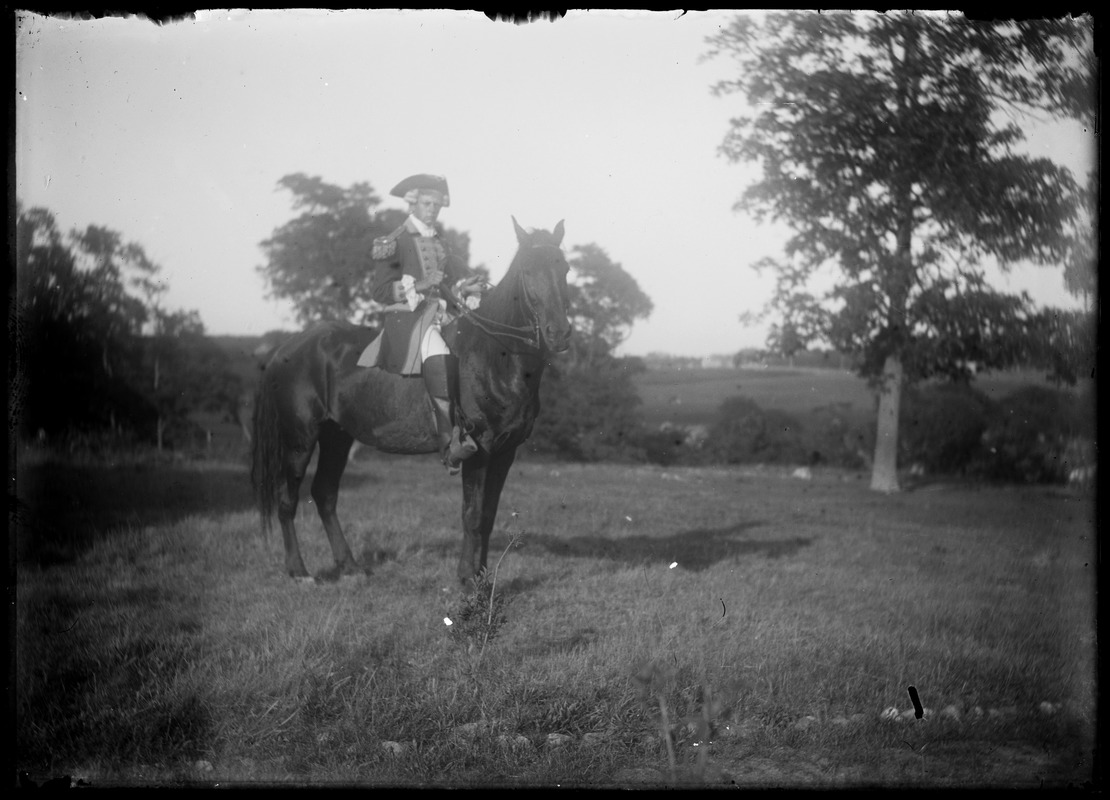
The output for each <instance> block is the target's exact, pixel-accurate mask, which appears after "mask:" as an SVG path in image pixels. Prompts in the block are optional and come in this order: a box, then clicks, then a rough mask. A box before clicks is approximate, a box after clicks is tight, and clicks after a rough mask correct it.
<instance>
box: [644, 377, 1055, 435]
mask: <svg viewBox="0 0 1110 800" xmlns="http://www.w3.org/2000/svg"><path fill="white" fill-rule="evenodd" d="M635 380H636V387H637V389H638V390H639V393H640V399H641V400H642V401H643V405H642V406H641V411H642V412H643V415H644V421H645V422H646V423H647V424H648V426H649V427H652V428H656V427H658V426H659V425H660V424H661V423H663V422H672V423H674V424H678V425H695V424H703V425H704V424H709V423H711V422H712V421H713V420H714V419H715V418H716V416H717V410H718V409H719V408H720V405H721V403H723V402H724V401H725V400H726V399H728V398H729V397H735V396H737V395H743V396H745V397H749V398H751V399H752V400H754V401H755V402H756V403H757V404H758V405H759V406H760V407H761V408H764V409H777V410H779V411H784V412H786V413H788V414H792V415H795V416H796V417H798V419H800V420H804V419H805V418H806V417H807V416H808V415H809V414H810V413H811V412H812V411H813V410H814V409H815V408H820V407H823V406H830V405H838V404H844V405H847V406H850V407H851V410H850V413H849V415H848V416H850V417H851V418H852V419H853V420H854V421H857V422H861V423H864V422H873V420H874V416H875V397H874V394H873V393H872V392H871V390H870V389H869V388H868V386H867V383H866V381H864V380H863V379H862V378H859V377H858V376H856V375H855V374H854V373H852V372H847V371H844V370H837V369H812V368H797V369H786V368H767V369H688V370H680V369H665V370H664V369H659V370H648V371H647V372H643V373H640V374H639V375H637V376H636V379H635ZM973 385H974V386H975V388H977V389H978V390H980V391H981V392H983V393H984V394H986V395H987V396H988V397H990V398H991V399H992V400H999V399H1001V398H1002V397H1004V396H1005V395H1007V394H1009V393H1010V392H1013V391H1014V390H1016V389H1019V388H1021V387H1023V386H1029V385H1042V386H1048V385H1049V384H1048V383H1047V382H1046V381H1045V380H1044V376H1043V375H1042V374H1041V373H1036V372H1002V373H996V374H995V373H988V374H985V375H982V376H980V377H979V378H977V379H976V380H975V382H974V384H973Z"/></svg>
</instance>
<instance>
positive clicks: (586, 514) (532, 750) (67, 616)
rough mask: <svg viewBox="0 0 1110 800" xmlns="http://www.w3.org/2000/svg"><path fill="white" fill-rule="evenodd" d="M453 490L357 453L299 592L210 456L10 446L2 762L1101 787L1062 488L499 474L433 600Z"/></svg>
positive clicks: (194, 773)
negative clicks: (27, 453) (11, 606)
mask: <svg viewBox="0 0 1110 800" xmlns="http://www.w3.org/2000/svg"><path fill="white" fill-rule="evenodd" d="M740 380H743V379H742V378H741V379H740ZM457 483H458V481H457V479H454V480H452V479H449V478H447V477H446V476H445V475H444V474H443V470H442V467H439V466H438V464H437V463H436V462H435V460H434V459H433V458H416V459H402V458H387V457H382V456H378V455H370V456H368V457H366V458H365V459H364V460H362V459H360V460H359V461H358V462H356V463H355V464H353V465H352V467H351V471H350V473H349V474H348V476H347V478H346V479H345V482H344V486H343V493H342V495H341V501H340V503H341V504H340V513H341V515H342V516H343V518H344V520H345V521H346V526H347V532H348V536H349V539H350V540H351V543H352V546H353V548H354V550H355V553H356V555H359V556H360V557H361V558H363V559H365V560H366V561H367V563H372V564H373V565H374V566H373V574H372V575H370V576H368V577H365V578H355V579H345V580H343V581H341V582H338V583H324V584H317V585H309V586H304V585H299V584H296V583H294V582H293V581H292V580H290V579H288V578H286V577H285V576H284V575H283V574H282V571H281V564H282V559H281V552H280V550H281V546H280V541H279V540H280V536H277V535H275V536H273V538H271V539H270V540H269V541H268V542H263V541H262V540H261V539H260V537H259V533H258V521H257V517H256V515H255V514H254V513H253V511H252V510H251V508H250V498H249V492H248V486H247V477H246V470H245V468H244V467H243V466H242V465H239V464H223V465H221V464H197V465H176V466H173V465H163V466H160V467H150V466H146V465H135V466H129V465H117V466H115V467H113V468H96V467H92V466H88V467H78V466H74V465H67V464H61V463H56V462H52V461H49V460H43V459H40V458H24V459H23V460H22V469H21V471H20V474H19V476H18V482H17V487H18V494H19V497H20V499H21V500H22V503H23V504H22V506H21V507H20V509H19V511H18V513H17V516H16V519H15V522H16V525H15V532H16V536H15V540H14V543H13V544H14V552H15V554H16V573H15V575H16V580H15V599H16V605H15V609H16V612H15V620H14V622H15V625H14V632H15V636H14V642H15V649H14V657H13V661H14V664H15V676H14V684H15V695H14V696H15V727H16V746H15V748H14V761H15V769H16V770H18V771H21V772H25V773H27V775H28V777H27V779H28V780H29V781H32V782H35V783H38V782H41V781H43V780H46V779H49V778H57V777H60V776H71V778H72V780H73V781H81V782H83V783H84V784H88V785H92V786H109V785H121V786H131V785H181V784H193V783H196V784H203V785H212V784H219V785H220V786H235V785H246V784H250V785H257V784H263V785H306V784H321V785H322V784H339V785H401V786H418V785H443V786H473V785H498V786H533V785H556V784H558V785H562V786H568V785H571V786H573V785H581V786H602V785H617V786H646V785H675V786H677V785H691V784H696V785H712V786H729V785H736V786H748V787H792V786H803V787H812V788H834V787H835V788H840V787H874V786H895V787H949V786H1000V787H1042V786H1056V787H1066V786H1076V787H1079V786H1088V787H1090V786H1094V785H1099V786H1100V785H1101V782H1100V778H1101V772H1100V769H1099V767H1098V765H1097V763H1096V761H1095V758H1096V751H1095V748H1096V741H1095V730H1096V706H1095V702H1096V700H1095V698H1096V691H1097V682H1096V675H1095V648H1096V645H1095V609H1094V602H1095V568H1096V547H1095V545H1096V542H1095V529H1094V521H1093V520H1094V505H1093V500H1092V498H1091V497H1089V496H1084V495H1080V494H1076V493H1072V492H1068V491H1062V490H1059V489H1049V488H1042V487H1032V488H1031V487H1020V488H1019V487H1014V488H1005V487H994V488H982V487H979V488H975V487H960V486H955V485H953V486H933V487H932V488H931V489H930V490H929V491H914V492H905V493H902V494H900V495H896V496H889V497H888V496H881V495H877V494H874V493H871V492H869V491H867V490H866V481H865V480H863V479H860V478H857V476H855V475H853V474H851V473H842V472H837V471H833V470H822V469H817V470H815V471H814V476H813V479H812V480H810V481H800V480H795V479H792V478H790V477H789V471H788V470H773V469H758V468H751V469H724V468H721V469H708V468H707V469H682V470H664V469H662V468H654V467H615V466H607V465H565V464H558V463H549V462H543V461H535V460H524V461H522V462H520V463H518V465H517V466H516V467H514V469H513V472H512V474H511V475H510V478H509V481H508V484H507V487H506V490H505V494H504V497H503V500H502V504H501V513H500V516H499V520H498V524H497V527H496V529H495V532H494V536H493V542H492V548H491V553H492V558H491V567H493V566H494V565H497V572H496V576H495V577H496V580H495V583H494V585H493V587H492V589H493V591H494V594H495V598H496V599H495V601H494V603H493V605H492V607H491V606H490V604H489V603H488V595H486V594H485V592H484V591H483V592H482V593H481V594H480V595H478V596H475V597H472V598H463V597H460V596H459V594H458V591H457V589H456V587H455V584H454V569H455V562H456V560H457V557H458V538H459V536H460V534H459V522H458V518H459V505H460V496H459V495H460V492H459V489H458V485H457ZM301 509H302V510H301V514H300V528H301V544H302V548H303V551H304V553H305V558H306V562H307V563H308V565H309V569H310V570H313V571H314V572H315V571H320V570H322V569H323V568H325V567H327V566H329V559H330V551H329V549H328V546H327V543H326V540H325V537H324V535H323V532H322V528H321V526H320V524H319V522H318V520H317V519H316V516H315V511H314V509H313V507H312V504H311V502H310V501H308V500H307V499H305V501H304V502H303V503H302V506H301ZM510 545H511V546H510ZM447 619H450V620H451V622H452V625H450V626H449V625H447V624H446V622H445V620H447ZM910 686H914V687H915V689H916V691H917V692H918V693H919V696H920V700H921V703H922V705H923V706H924V717H923V719H920V720H919V719H917V718H916V716H915V714H914V712H913V706H912V704H911V702H910V698H909V695H908V687H910ZM892 709H893V710H892ZM892 716H897V719H892V718H891V717H892Z"/></svg>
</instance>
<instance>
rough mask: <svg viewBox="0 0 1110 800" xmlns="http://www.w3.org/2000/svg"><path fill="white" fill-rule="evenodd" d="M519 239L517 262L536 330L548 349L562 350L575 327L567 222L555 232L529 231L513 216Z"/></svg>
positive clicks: (557, 227) (525, 298) (561, 224)
mask: <svg viewBox="0 0 1110 800" xmlns="http://www.w3.org/2000/svg"><path fill="white" fill-rule="evenodd" d="M512 219H513V227H514V228H515V229H516V239H517V242H518V243H519V244H520V251H519V253H518V254H517V262H518V264H519V269H520V280H521V286H522V289H523V295H524V302H525V304H526V306H527V307H528V310H529V312H530V313H531V314H532V315H533V320H534V324H535V326H536V331H537V332H538V334H539V335H540V336H541V337H542V338H543V342H544V344H545V345H547V348H548V349H549V350H551V351H552V352H554V353H561V352H563V351H564V350H566V349H567V348H568V347H570V335H571V332H572V330H573V327H572V326H571V323H570V319H569V318H568V309H569V304H570V301H569V294H568V291H567V272H568V271H569V270H570V265H569V264H567V258H566V255H564V253H563V251H562V249H561V245H562V243H563V233H564V231H563V221H562V220H560V221H559V224H558V225H556V226H555V230H554V231H544V230H533V231H526V230H524V228H522V227H520V223H518V222H517V221H516V217H513V218H512Z"/></svg>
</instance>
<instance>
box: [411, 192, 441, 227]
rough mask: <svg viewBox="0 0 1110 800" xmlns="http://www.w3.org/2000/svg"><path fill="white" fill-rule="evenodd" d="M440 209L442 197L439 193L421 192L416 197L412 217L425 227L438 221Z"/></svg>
mask: <svg viewBox="0 0 1110 800" xmlns="http://www.w3.org/2000/svg"><path fill="white" fill-rule="evenodd" d="M441 208H443V197H442V196H441V195H440V193H439V192H421V193H420V194H419V195H417V197H416V203H415V205H414V206H413V209H412V215H413V216H414V217H416V218H417V219H418V220H420V221H421V222H423V223H424V224H425V225H434V224H435V221H436V220H437V219H439V210H440V209H441Z"/></svg>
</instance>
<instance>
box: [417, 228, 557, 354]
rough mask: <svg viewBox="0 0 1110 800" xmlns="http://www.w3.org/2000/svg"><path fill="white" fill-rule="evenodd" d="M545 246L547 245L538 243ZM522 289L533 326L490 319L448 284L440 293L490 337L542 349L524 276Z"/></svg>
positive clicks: (440, 287) (521, 284)
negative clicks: (468, 304) (470, 305)
mask: <svg viewBox="0 0 1110 800" xmlns="http://www.w3.org/2000/svg"><path fill="white" fill-rule="evenodd" d="M538 246H540V247H544V246H545V245H538ZM520 291H521V294H523V295H524V304H525V310H526V313H527V315H528V318H529V319H530V320H531V321H532V324H531V326H526V325H525V326H521V325H507V324H506V323H504V322H498V321H497V320H493V319H490V318H489V317H485V316H482V315H481V314H479V313H478V312H477V311H475V310H473V309H471V308H469V307H468V306H467V305H466V304H465V303H463V302H462V301H461V300H459V298H457V297H456V296H455V293H454V292H453V291H451V290H450V289H449V288H447V287H446V286H443V285H440V286H439V292H440V295H441V296H442V297H443V298H444V299H445V300H446V301H447V302H448V304H449V305H452V306H454V307H455V311H456V312H458V314H459V318H460V319H461V318H463V317H465V318H466V319H468V320H470V322H471V324H473V325H474V326H475V327H476V328H478V330H480V331H482V333H484V334H486V335H487V336H489V337H490V338H492V339H494V340H497V341H500V340H501V339H502V338H506V339H515V340H516V341H518V342H522V343H523V344H525V345H527V346H528V347H530V348H532V349H533V350H537V351H538V350H540V349H541V348H542V346H543V342H542V340H541V338H540V323H539V319H538V318H537V314H536V304H535V301H534V300H533V299H532V296H531V295H530V294H529V293H528V286H527V285H526V284H525V283H524V276H523V275H521V276H520Z"/></svg>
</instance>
